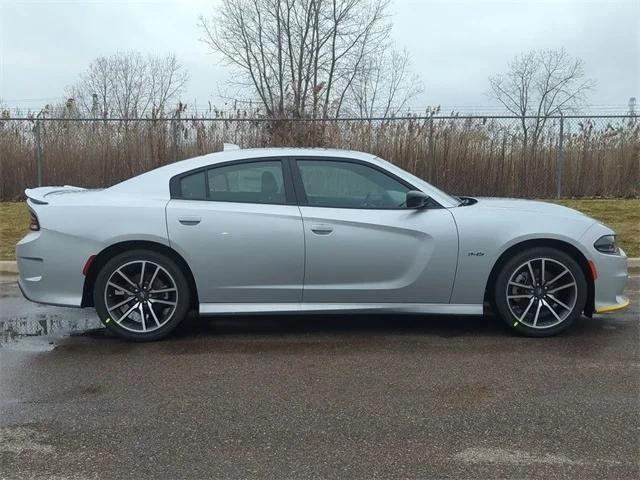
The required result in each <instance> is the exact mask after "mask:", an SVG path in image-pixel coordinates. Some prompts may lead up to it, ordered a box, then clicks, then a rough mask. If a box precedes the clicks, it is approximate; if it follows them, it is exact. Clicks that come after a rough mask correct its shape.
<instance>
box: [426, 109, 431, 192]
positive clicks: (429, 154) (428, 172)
mask: <svg viewBox="0 0 640 480" xmlns="http://www.w3.org/2000/svg"><path fill="white" fill-rule="evenodd" d="M426 173H427V175H426V177H427V178H426V179H425V180H427V181H428V182H432V181H433V112H431V115H430V118H429V140H428V142H427V172H426Z"/></svg>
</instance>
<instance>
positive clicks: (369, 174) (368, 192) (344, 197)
mask: <svg viewBox="0 0 640 480" xmlns="http://www.w3.org/2000/svg"><path fill="white" fill-rule="evenodd" d="M297 164H298V169H299V171H300V175H301V177H302V183H303V185H304V190H305V193H306V196H307V201H308V204H309V206H314V207H335V208H374V209H376V208H377V209H395V208H405V200H406V196H407V192H408V191H409V190H410V188H408V187H407V186H405V185H404V184H403V183H400V182H399V181H397V180H395V179H394V178H392V177H391V176H389V175H387V174H385V173H383V172H381V171H379V170H376V169H375V168H371V167H368V166H366V165H362V164H359V163H352V162H342V161H337V160H298V161H297Z"/></svg>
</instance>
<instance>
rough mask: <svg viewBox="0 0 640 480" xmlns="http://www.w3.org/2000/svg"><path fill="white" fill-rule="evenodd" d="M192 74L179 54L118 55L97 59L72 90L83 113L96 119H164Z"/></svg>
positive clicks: (71, 94) (72, 94)
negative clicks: (163, 116)
mask: <svg viewBox="0 0 640 480" xmlns="http://www.w3.org/2000/svg"><path fill="white" fill-rule="evenodd" d="M187 79H188V75H187V73H186V71H185V70H184V68H183V67H182V66H181V65H180V63H179V62H178V60H177V59H176V57H175V55H167V56H164V57H159V56H143V55H142V54H140V53H135V52H130V53H116V54H114V55H111V56H109V57H99V58H97V59H95V60H94V61H93V62H92V63H91V64H90V65H89V68H88V69H87V71H86V72H85V73H83V74H82V75H81V76H80V80H79V81H78V82H77V83H76V84H75V85H73V86H72V87H71V88H70V89H69V94H70V96H71V97H72V98H73V99H74V100H75V102H76V105H77V108H78V110H79V111H80V113H81V114H84V115H89V116H92V117H94V118H96V117H101V118H106V117H118V118H134V117H139V116H140V117H144V116H152V117H154V118H156V117H161V116H162V115H163V114H164V111H165V108H166V106H167V103H169V102H171V101H174V100H177V99H178V96H179V94H180V92H181V91H182V89H183V88H184V86H185V84H186V82H187Z"/></svg>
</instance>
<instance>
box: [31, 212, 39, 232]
mask: <svg viewBox="0 0 640 480" xmlns="http://www.w3.org/2000/svg"><path fill="white" fill-rule="evenodd" d="M29 217H30V218H29V230H31V231H32V232H37V231H38V230H40V222H39V221H38V217H37V216H36V214H35V213H33V212H32V211H31V210H29Z"/></svg>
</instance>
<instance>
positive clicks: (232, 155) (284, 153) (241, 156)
mask: <svg viewBox="0 0 640 480" xmlns="http://www.w3.org/2000/svg"><path fill="white" fill-rule="evenodd" d="M292 156H294V157H327V158H330V157H340V158H350V159H354V160H363V161H367V162H370V163H381V161H380V160H379V159H377V157H376V156H375V155H372V154H370V153H364V152H356V151H354V150H339V149H329V148H278V147H274V148H243V149H235V150H227V151H224V152H214V153H208V154H206V155H201V156H199V157H194V158H189V159H186V160H180V161H177V162H173V163H170V164H167V165H164V166H162V167H159V168H156V169H155V170H151V171H149V172H146V173H143V174H141V175H138V176H137V177H133V178H130V179H129V180H125V181H124V182H121V183H119V184H117V185H114V186H113V187H111V188H109V189H108V190H110V191H111V192H112V193H114V192H122V193H124V192H129V191H132V192H133V191H135V192H138V193H147V194H162V193H164V192H168V188H169V183H168V182H169V179H171V177H173V176H175V175H179V174H181V173H185V172H189V171H191V170H196V169H198V168H202V167H207V166H209V165H216V164H218V163H224V162H232V161H234V160H251V159H254V158H255V159H263V158H271V157H276V158H279V157H292Z"/></svg>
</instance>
